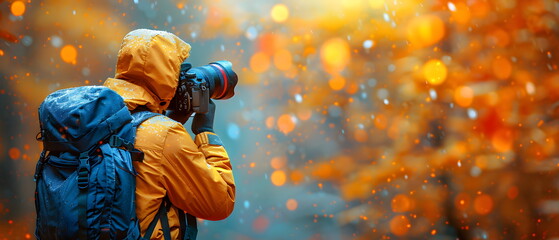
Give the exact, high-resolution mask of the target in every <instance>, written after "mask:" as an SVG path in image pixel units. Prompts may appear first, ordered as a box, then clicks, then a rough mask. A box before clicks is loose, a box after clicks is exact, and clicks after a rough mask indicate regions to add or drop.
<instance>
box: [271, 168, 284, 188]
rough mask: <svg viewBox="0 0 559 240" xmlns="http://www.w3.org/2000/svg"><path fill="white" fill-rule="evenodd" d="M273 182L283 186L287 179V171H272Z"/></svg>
mask: <svg viewBox="0 0 559 240" xmlns="http://www.w3.org/2000/svg"><path fill="white" fill-rule="evenodd" d="M270 179H271V181H272V184H274V185H276V186H278V187H279V186H283V184H285V180H286V176H285V172H284V171H282V170H276V171H274V172H273V173H272V176H271V177H270Z"/></svg>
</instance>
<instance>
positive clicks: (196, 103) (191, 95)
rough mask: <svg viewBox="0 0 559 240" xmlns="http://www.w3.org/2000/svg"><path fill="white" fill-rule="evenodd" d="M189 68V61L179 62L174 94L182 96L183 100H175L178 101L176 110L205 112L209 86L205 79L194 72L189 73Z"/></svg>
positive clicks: (190, 66) (208, 98)
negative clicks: (179, 67)
mask: <svg viewBox="0 0 559 240" xmlns="http://www.w3.org/2000/svg"><path fill="white" fill-rule="evenodd" d="M191 68H192V65H191V64H190V63H183V64H181V73H180V75H179V85H178V86H177V92H176V93H175V96H176V97H179V98H183V100H182V101H177V102H178V103H179V107H178V108H177V110H178V111H179V112H195V113H206V112H208V104H209V101H210V86H209V84H208V82H207V81H206V80H205V79H203V78H201V77H198V76H196V74H195V73H192V72H190V73H189V72H188V71H189V70H190V69H191ZM176 97H175V98H176ZM175 98H174V99H175ZM176 99H178V98H176ZM171 102H172V101H171Z"/></svg>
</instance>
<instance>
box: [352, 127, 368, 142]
mask: <svg viewBox="0 0 559 240" xmlns="http://www.w3.org/2000/svg"><path fill="white" fill-rule="evenodd" d="M353 137H354V138H355V141H357V142H361V143H363V142H366V141H367V140H368V139H369V134H367V131H365V130H364V129H357V130H355V133H354V134H353Z"/></svg>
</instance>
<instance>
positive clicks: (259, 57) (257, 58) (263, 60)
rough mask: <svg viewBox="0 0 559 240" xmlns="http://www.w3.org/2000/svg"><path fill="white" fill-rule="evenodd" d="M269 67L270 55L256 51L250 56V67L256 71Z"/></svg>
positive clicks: (263, 70)
mask: <svg viewBox="0 0 559 240" xmlns="http://www.w3.org/2000/svg"><path fill="white" fill-rule="evenodd" d="M268 68H270V57H269V56H268V55H267V54H265V53H264V52H257V53H255V54H254V55H252V57H251V58H250V69H252V71H254V72H256V73H262V72H265V71H266V70H268Z"/></svg>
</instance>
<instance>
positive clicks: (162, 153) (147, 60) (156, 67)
mask: <svg viewBox="0 0 559 240" xmlns="http://www.w3.org/2000/svg"><path fill="white" fill-rule="evenodd" d="M189 52H190V45H188V44H187V43H185V42H184V41H182V40H181V39H180V38H178V37H177V36H175V35H173V34H171V33H168V32H163V31H154V30H145V29H140V30H134V31H132V32H130V33H128V34H127V35H126V36H125V38H124V40H123V43H122V46H121V49H120V51H119V54H118V60H117V67H116V76H115V78H109V79H107V80H106V81H105V83H104V85H105V86H107V87H109V88H110V89H112V90H115V91H116V92H117V93H118V94H120V95H121V96H122V97H123V98H124V101H125V103H126V105H127V107H128V109H129V110H130V111H132V112H137V111H151V112H157V113H162V112H163V111H165V109H166V108H167V106H168V105H169V102H170V101H171V99H172V98H173V96H174V94H175V89H176V87H177V84H178V76H179V71H180V64H181V63H182V62H183V61H184V60H185V59H186V58H187V57H188V56H189ZM214 111H215V105H213V103H212V104H211V107H210V112H208V113H207V114H196V116H195V119H194V121H193V125H192V131H193V132H194V133H195V134H196V137H195V139H194V140H193V139H192V137H191V136H190V135H189V134H188V132H187V131H186V130H185V129H184V127H183V125H182V123H179V122H177V121H175V120H172V119H171V118H169V117H167V116H165V115H158V116H155V117H152V118H150V119H148V120H146V121H145V122H143V123H142V124H141V125H140V126H139V127H138V130H137V134H136V142H135V147H136V148H138V149H139V150H141V151H142V152H143V153H144V160H143V162H135V163H134V167H135V170H136V172H137V173H138V175H137V177H136V214H137V217H138V219H139V220H140V228H141V232H142V236H143V235H144V234H145V233H146V230H147V229H148V226H149V225H150V223H151V222H152V220H153V219H154V218H155V217H156V215H157V212H158V211H159V208H160V206H162V204H161V203H162V202H163V201H169V202H170V203H171V204H172V207H171V208H170V209H169V210H168V213H167V216H168V220H169V227H170V228H171V229H172V231H171V237H172V239H179V237H180V234H181V233H180V232H179V226H180V220H179V216H180V215H182V214H180V213H181V212H187V213H189V214H192V215H194V216H196V217H199V218H202V219H207V220H221V219H224V218H226V217H227V216H229V215H230V214H231V212H232V211H233V205H234V202H235V183H234V179H233V173H232V171H231V165H230V162H229V157H228V155H227V152H226V151H225V148H224V147H223V146H222V143H221V140H220V139H219V137H218V136H217V135H216V134H215V133H213V129H212V128H213V114H214ZM163 224H165V223H163ZM161 229H162V227H161V221H159V222H158V223H157V226H156V227H155V231H154V232H153V235H152V236H151V239H162V238H163V231H162V230H161ZM146 237H147V236H146Z"/></svg>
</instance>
